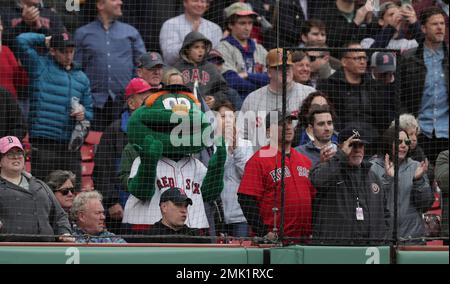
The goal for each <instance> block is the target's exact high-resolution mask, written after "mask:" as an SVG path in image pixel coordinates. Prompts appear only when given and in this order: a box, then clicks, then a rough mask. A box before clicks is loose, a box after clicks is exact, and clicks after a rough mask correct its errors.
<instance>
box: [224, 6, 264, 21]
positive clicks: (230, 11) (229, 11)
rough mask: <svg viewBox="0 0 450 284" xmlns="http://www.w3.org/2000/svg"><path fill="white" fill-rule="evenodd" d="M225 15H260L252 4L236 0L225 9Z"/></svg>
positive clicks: (227, 16)
mask: <svg viewBox="0 0 450 284" xmlns="http://www.w3.org/2000/svg"><path fill="white" fill-rule="evenodd" d="M224 12H225V17H226V18H229V17H231V16H232V15H238V16H253V15H255V16H256V15H258V14H257V13H255V12H254V11H253V9H252V7H251V6H250V5H248V4H247V3H243V2H236V3H233V4H231V5H230V6H228V7H226V8H225V9H224Z"/></svg>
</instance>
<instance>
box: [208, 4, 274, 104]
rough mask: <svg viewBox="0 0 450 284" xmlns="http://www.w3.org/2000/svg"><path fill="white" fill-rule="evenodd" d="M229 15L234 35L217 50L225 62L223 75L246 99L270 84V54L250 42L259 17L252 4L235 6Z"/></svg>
mask: <svg viewBox="0 0 450 284" xmlns="http://www.w3.org/2000/svg"><path fill="white" fill-rule="evenodd" d="M225 15H226V18H227V27H228V30H229V31H230V35H229V36H227V37H226V38H224V40H222V41H221V42H220V44H219V46H218V47H217V49H218V50H219V51H220V52H221V53H222V57H223V59H224V61H225V63H224V66H223V68H222V75H223V77H224V78H225V80H226V81H227V83H228V85H229V86H230V87H231V88H233V89H235V90H236V91H238V92H239V94H240V95H241V97H242V98H243V99H245V97H246V96H247V95H248V94H249V93H251V92H253V91H255V90H256V89H258V88H260V87H262V86H265V85H267V83H268V81H269V78H268V76H267V72H266V71H267V70H266V68H265V63H266V56H267V50H266V49H265V48H264V47H263V46H262V45H260V44H258V43H256V41H255V40H253V39H251V38H250V33H251V31H252V28H253V23H254V22H255V20H256V17H257V14H256V13H255V12H254V11H253V10H252V8H251V7H250V6H249V5H248V4H246V3H242V2H236V3H233V4H232V5H230V6H229V7H227V8H226V9H225Z"/></svg>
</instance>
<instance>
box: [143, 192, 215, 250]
mask: <svg viewBox="0 0 450 284" xmlns="http://www.w3.org/2000/svg"><path fill="white" fill-rule="evenodd" d="M190 205H192V199H190V198H189V197H187V195H186V194H185V193H184V192H183V190H182V189H181V188H178V187H171V188H169V189H167V190H166V191H164V192H163V193H162V194H161V198H160V200H159V208H160V210H161V216H162V218H161V220H160V221H158V222H156V223H155V224H154V225H153V226H152V227H151V229H150V230H149V231H148V232H147V233H146V234H147V235H165V237H161V238H159V237H158V238H151V239H148V242H152V243H155V242H157V243H201V242H208V240H206V239H203V240H202V239H201V238H195V237H196V236H200V235H201V234H200V231H198V229H197V230H195V229H191V228H189V227H188V226H186V225H185V222H186V219H187V217H188V210H189V208H188V207H189V206H190Z"/></svg>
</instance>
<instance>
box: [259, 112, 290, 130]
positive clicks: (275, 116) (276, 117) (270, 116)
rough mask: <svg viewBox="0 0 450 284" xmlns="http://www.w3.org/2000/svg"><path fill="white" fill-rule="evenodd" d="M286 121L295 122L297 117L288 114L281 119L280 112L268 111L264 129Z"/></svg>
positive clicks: (281, 114)
mask: <svg viewBox="0 0 450 284" xmlns="http://www.w3.org/2000/svg"><path fill="white" fill-rule="evenodd" d="M286 119H291V120H297V119H298V118H297V116H295V115H293V114H290V113H286V116H284V118H283V113H282V112H281V111H278V110H272V111H269V112H268V113H267V114H266V129H267V128H269V127H270V125H271V124H275V123H277V124H280V123H282V122H284V121H285V120H286Z"/></svg>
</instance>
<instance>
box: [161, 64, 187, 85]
mask: <svg viewBox="0 0 450 284" xmlns="http://www.w3.org/2000/svg"><path fill="white" fill-rule="evenodd" d="M161 83H163V84H164V86H168V85H184V80H183V75H182V74H181V72H180V71H178V69H177V68H173V67H171V68H168V69H166V70H164V73H163V77H162V80H161Z"/></svg>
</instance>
